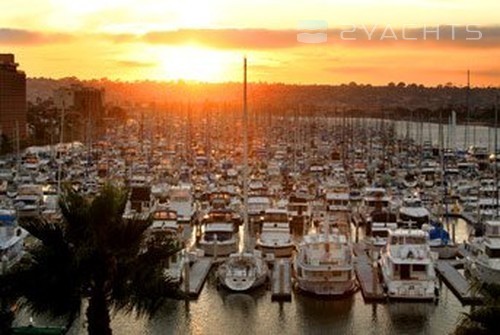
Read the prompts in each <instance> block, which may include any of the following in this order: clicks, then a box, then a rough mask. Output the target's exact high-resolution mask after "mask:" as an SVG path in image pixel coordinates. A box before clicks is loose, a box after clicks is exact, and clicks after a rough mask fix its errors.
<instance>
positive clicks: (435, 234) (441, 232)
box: [429, 226, 450, 244]
mask: <svg viewBox="0 0 500 335" xmlns="http://www.w3.org/2000/svg"><path fill="white" fill-rule="evenodd" d="M429 239H431V240H436V239H441V240H442V241H443V243H444V244H448V242H449V241H450V234H449V233H448V232H447V231H446V230H445V229H444V228H443V227H439V226H438V227H434V228H433V229H432V230H431V231H430V232H429Z"/></svg>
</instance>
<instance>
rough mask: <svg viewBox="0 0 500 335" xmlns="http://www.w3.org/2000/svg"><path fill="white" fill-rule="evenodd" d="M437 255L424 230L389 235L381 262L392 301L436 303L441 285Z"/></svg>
mask: <svg viewBox="0 0 500 335" xmlns="http://www.w3.org/2000/svg"><path fill="white" fill-rule="evenodd" d="M436 260H437V254H436V253H433V252H431V248H430V245H429V235H428V234H427V233H426V232H424V231H423V230H421V229H396V230H395V231H389V239H388V241H387V246H386V247H385V248H384V249H383V251H382V255H381V258H380V260H379V265H380V269H381V272H382V278H383V285H384V288H385V289H386V290H387V294H388V296H389V298H393V299H408V300H434V299H435V298H436V296H437V293H438V281H437V277H436V272H435V270H434V263H435V261H436Z"/></svg>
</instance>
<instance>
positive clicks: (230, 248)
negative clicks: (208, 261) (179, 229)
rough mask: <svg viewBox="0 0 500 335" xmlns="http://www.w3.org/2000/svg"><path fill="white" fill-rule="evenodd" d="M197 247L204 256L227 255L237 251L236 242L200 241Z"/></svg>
mask: <svg viewBox="0 0 500 335" xmlns="http://www.w3.org/2000/svg"><path fill="white" fill-rule="evenodd" d="M199 248H200V249H201V250H203V252H204V254H205V255H206V256H221V257H224V256H229V255H230V254H232V253H235V252H238V244H237V243H236V242H234V243H217V244H215V243H206V242H200V243H199Z"/></svg>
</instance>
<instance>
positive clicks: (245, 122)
mask: <svg viewBox="0 0 500 335" xmlns="http://www.w3.org/2000/svg"><path fill="white" fill-rule="evenodd" d="M243 224H244V226H243V228H244V231H243V234H244V235H243V236H244V243H243V250H244V251H246V249H247V248H248V247H249V246H248V233H249V231H248V108H247V58H246V57H245V58H244V59H243Z"/></svg>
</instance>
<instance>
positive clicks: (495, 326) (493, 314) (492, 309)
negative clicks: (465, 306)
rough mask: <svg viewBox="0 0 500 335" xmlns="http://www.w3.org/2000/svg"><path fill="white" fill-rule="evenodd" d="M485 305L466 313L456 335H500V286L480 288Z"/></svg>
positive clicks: (492, 285)
mask: <svg viewBox="0 0 500 335" xmlns="http://www.w3.org/2000/svg"><path fill="white" fill-rule="evenodd" d="M480 291H481V293H482V294H483V295H484V296H485V300H484V304H483V305H482V306H480V307H476V308H474V309H472V310H471V312H470V313H464V314H463V317H462V319H461V320H460V322H459V324H458V326H457V328H456V329H455V335H490V334H491V335H493V334H500V323H499V322H498V320H499V318H500V284H489V285H488V284H484V285H483V286H482V287H481V288H480Z"/></svg>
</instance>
